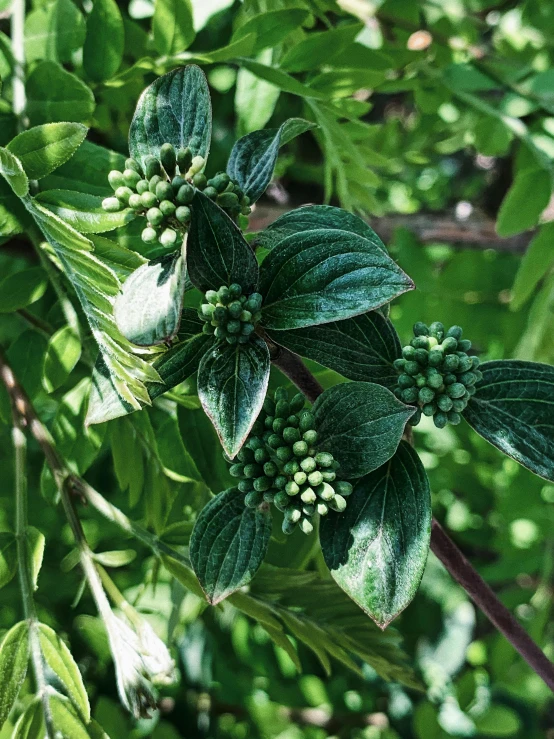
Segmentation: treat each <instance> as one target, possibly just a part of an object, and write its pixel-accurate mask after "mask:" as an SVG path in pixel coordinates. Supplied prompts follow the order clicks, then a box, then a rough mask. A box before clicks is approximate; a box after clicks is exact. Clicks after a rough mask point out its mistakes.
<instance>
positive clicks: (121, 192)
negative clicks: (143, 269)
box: [102, 144, 250, 247]
mask: <svg viewBox="0 0 554 739" xmlns="http://www.w3.org/2000/svg"><path fill="white" fill-rule="evenodd" d="M205 163H206V162H205V159H204V157H201V156H193V155H192V153H191V151H190V149H188V148H187V149H180V150H179V151H175V148H174V147H173V146H172V145H171V144H163V145H162V147H161V148H160V157H159V159H158V158H156V157H154V156H149V157H146V159H145V161H144V168H143V167H141V166H140V164H139V163H138V162H137V161H136V160H135V159H127V160H126V162H125V170H124V171H123V172H120V171H119V170H112V171H111V172H110V174H109V175H108V180H109V183H110V185H111V187H112V188H113V190H114V195H113V196H112V197H109V198H105V199H104V200H103V201H102V207H103V208H104V210H106V211H108V212H110V213H116V212H118V211H120V210H123V209H124V208H131V209H132V210H134V211H135V212H136V213H137V214H138V215H141V216H144V217H145V218H146V219H147V221H148V225H147V226H146V228H145V229H144V230H143V232H142V240H143V241H144V242H145V243H147V244H154V243H156V242H159V243H160V244H162V246H165V247H177V246H179V245H180V243H181V241H182V232H183V230H184V229H186V228H187V227H188V225H189V223H190V220H191V209H190V205H191V203H192V200H193V198H194V194H195V191H196V190H201V191H202V192H203V193H204V195H206V196H207V197H209V198H210V199H211V200H214V201H215V202H216V203H217V204H218V205H219V206H220V208H222V210H224V211H225V212H226V213H227V214H228V215H229V216H230V217H231V218H233V219H234V220H237V218H239V217H240V216H241V215H242V216H247V215H248V214H249V213H250V201H249V199H248V197H247V196H246V195H244V193H243V192H242V190H241V188H240V187H239V186H238V185H237V184H236V183H235V182H233V181H232V180H231V178H230V177H229V175H228V174H226V173H225V172H219V173H218V174H216V175H215V177H213V178H212V179H209V180H208V179H207V178H206V175H205V174H204V173H203V172H202V170H203V169H204V165H205Z"/></svg>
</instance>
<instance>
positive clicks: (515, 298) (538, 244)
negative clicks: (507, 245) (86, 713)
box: [510, 221, 554, 310]
mask: <svg viewBox="0 0 554 739" xmlns="http://www.w3.org/2000/svg"><path fill="white" fill-rule="evenodd" d="M553 243H554V223H553V222H552V221H550V222H549V223H544V224H543V225H542V226H541V227H540V230H539V232H538V233H537V235H536V236H535V237H534V238H533V239H532V241H531V243H530V244H529V246H528V247H527V250H526V252H525V254H524V255H523V258H522V260H521V264H520V267H519V270H518V272H517V275H516V279H515V282H514V286H513V288H512V301H511V303H510V307H511V308H512V310H519V309H520V308H521V307H522V305H523V304H524V303H525V302H526V301H527V300H529V298H530V297H531V296H532V295H533V294H534V292H535V290H536V288H537V285H538V283H539V281H540V280H541V278H542V277H544V275H545V274H546V273H547V272H548V270H549V269H550V267H551V266H552V265H553V264H554V250H553V249H552V244H553Z"/></svg>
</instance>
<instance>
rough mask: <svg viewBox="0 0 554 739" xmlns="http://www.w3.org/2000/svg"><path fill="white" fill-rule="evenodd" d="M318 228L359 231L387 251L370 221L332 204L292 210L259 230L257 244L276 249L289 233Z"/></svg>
mask: <svg viewBox="0 0 554 739" xmlns="http://www.w3.org/2000/svg"><path fill="white" fill-rule="evenodd" d="M318 228H325V229H339V230H340V231H347V232H348V233H352V234H358V236H363V237H364V238H365V239H367V240H368V241H370V242H371V243H372V244H374V245H375V246H377V247H379V249H381V251H383V252H384V253H385V254H386V253H387V248H386V246H385V245H384V244H383V242H382V241H381V239H380V238H379V236H377V234H376V233H375V231H374V230H373V229H372V228H371V226H370V225H369V224H368V223H366V222H365V221H364V220H363V219H362V218H360V217H359V216H357V215H354V213H349V212H348V211H347V210H343V209H342V208H335V207H334V206H332V205H305V206H303V207H302V208H294V209H293V210H289V211H288V213H285V214H284V215H282V216H280V217H279V218H277V220H275V221H273V223H270V225H269V226H268V227H267V228H266V229H265V230H264V231H262V232H261V233H259V234H258V235H257V236H256V239H255V244H256V246H262V247H263V248H264V249H273V248H274V247H275V246H277V244H279V243H280V242H281V241H282V240H283V239H286V238H287V236H292V235H293V234H298V233H302V232H303V231H314V230H315V229H318Z"/></svg>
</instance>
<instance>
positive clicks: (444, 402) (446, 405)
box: [437, 395, 454, 413]
mask: <svg viewBox="0 0 554 739" xmlns="http://www.w3.org/2000/svg"><path fill="white" fill-rule="evenodd" d="M453 403H454V401H453V400H452V398H450V397H448V395H441V396H440V397H439V398H437V406H438V408H439V409H440V410H441V411H444V412H445V413H446V412H447V411H449V410H451V409H452V405H453Z"/></svg>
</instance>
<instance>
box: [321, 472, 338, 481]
mask: <svg viewBox="0 0 554 739" xmlns="http://www.w3.org/2000/svg"><path fill="white" fill-rule="evenodd" d="M321 475H322V477H323V481H324V482H333V480H335V478H336V476H337V473H336V472H333V470H323V472H322V473H321Z"/></svg>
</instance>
